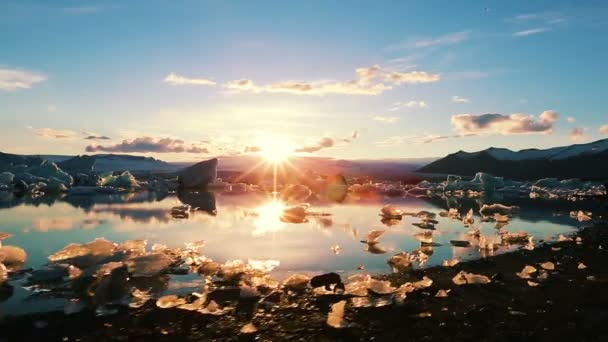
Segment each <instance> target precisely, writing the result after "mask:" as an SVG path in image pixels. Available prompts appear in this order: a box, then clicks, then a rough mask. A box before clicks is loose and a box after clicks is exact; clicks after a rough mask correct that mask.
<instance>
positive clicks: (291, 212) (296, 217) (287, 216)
mask: <svg viewBox="0 0 608 342" xmlns="http://www.w3.org/2000/svg"><path fill="white" fill-rule="evenodd" d="M308 208H310V204H308V203H300V204H298V205H294V206H291V207H287V208H285V209H283V213H282V215H281V221H283V222H287V223H304V222H307V221H308V220H307V219H306V214H307V211H308Z"/></svg>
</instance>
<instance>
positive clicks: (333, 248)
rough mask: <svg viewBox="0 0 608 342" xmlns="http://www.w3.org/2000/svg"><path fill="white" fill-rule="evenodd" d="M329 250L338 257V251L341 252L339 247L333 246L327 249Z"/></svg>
mask: <svg viewBox="0 0 608 342" xmlns="http://www.w3.org/2000/svg"><path fill="white" fill-rule="evenodd" d="M329 249H330V250H331V251H332V252H333V253H334V254H335V255H338V254H340V250H342V247H340V245H333V246H331V247H329Z"/></svg>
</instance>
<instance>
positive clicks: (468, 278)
mask: <svg viewBox="0 0 608 342" xmlns="http://www.w3.org/2000/svg"><path fill="white" fill-rule="evenodd" d="M452 281H453V282H454V284H456V285H464V284H488V283H490V282H491V280H490V278H488V277H486V276H484V275H481V274H474V273H467V272H465V271H460V272H458V274H456V275H455V276H454V278H452Z"/></svg>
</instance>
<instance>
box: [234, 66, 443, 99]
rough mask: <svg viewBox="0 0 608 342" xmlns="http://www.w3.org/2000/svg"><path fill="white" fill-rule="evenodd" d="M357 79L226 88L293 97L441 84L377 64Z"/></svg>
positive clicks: (239, 83)
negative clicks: (420, 84) (406, 85)
mask: <svg viewBox="0 0 608 342" xmlns="http://www.w3.org/2000/svg"><path fill="white" fill-rule="evenodd" d="M355 73H356V74H357V78H356V79H355V80H349V81H314V82H309V81H283V82H278V83H271V84H257V83H256V82H255V81H253V80H251V79H239V80H232V81H228V82H226V83H225V84H224V87H225V88H226V89H228V90H230V91H234V92H249V93H254V94H259V93H285V94H294V95H328V94H345V95H380V94H382V93H384V92H385V91H387V90H390V89H392V86H391V85H386V84H384V83H381V82H379V79H382V80H384V81H386V82H388V83H391V84H394V85H401V84H404V83H428V82H436V81H439V79H440V75H439V74H430V73H427V72H425V71H411V72H396V71H387V70H384V69H382V68H381V67H380V66H378V65H372V66H370V67H366V68H358V69H356V70H355Z"/></svg>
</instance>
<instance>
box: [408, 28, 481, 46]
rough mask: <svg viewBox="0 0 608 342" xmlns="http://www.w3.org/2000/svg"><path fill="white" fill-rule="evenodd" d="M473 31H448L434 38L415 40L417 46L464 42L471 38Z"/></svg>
mask: <svg viewBox="0 0 608 342" xmlns="http://www.w3.org/2000/svg"><path fill="white" fill-rule="evenodd" d="M470 35H471V31H461V32H454V33H448V34H446V35H443V36H439V37H434V38H423V39H420V40H417V41H415V42H414V46H415V47H429V46H437V45H451V44H457V43H460V42H463V41H465V40H467V39H468V38H469V36H470Z"/></svg>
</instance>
